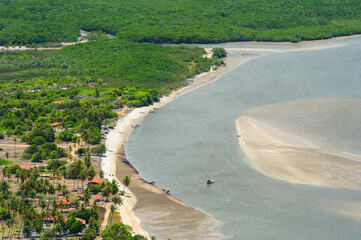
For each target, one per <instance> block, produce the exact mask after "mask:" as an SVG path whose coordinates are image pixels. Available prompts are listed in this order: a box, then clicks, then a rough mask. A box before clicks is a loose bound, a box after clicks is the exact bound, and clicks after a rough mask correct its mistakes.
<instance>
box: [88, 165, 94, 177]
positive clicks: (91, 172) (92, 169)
mask: <svg viewBox="0 0 361 240" xmlns="http://www.w3.org/2000/svg"><path fill="white" fill-rule="evenodd" d="M95 175H96V172H95V169H94V168H93V167H90V168H89V170H88V176H89V178H90V179H93V178H94V177H95Z"/></svg>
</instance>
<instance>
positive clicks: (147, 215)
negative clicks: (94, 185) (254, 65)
mask: <svg viewBox="0 0 361 240" xmlns="http://www.w3.org/2000/svg"><path fill="white" fill-rule="evenodd" d="M242 60H243V58H242V57H240V56H235V55H229V56H228V57H226V58H225V59H224V61H225V63H226V65H225V66H222V67H220V68H219V69H218V70H216V71H211V72H207V73H203V74H200V75H197V76H196V77H194V78H193V79H190V80H188V81H189V85H188V86H186V87H184V88H181V89H180V90H178V91H174V92H172V93H171V94H169V95H168V96H165V97H163V98H162V99H161V100H160V102H158V103H155V104H154V105H153V106H149V107H143V108H137V109H134V110H133V111H131V112H130V113H128V114H127V115H125V116H124V117H122V118H121V119H119V120H118V122H117V125H116V127H115V128H114V129H113V130H112V131H110V133H109V134H108V136H107V140H106V146H107V153H106V156H105V157H104V158H103V160H102V169H103V171H104V173H105V178H107V179H108V180H110V181H111V180H113V179H115V180H117V181H118V182H119V184H120V185H121V188H123V186H122V184H121V183H120V181H119V179H120V180H121V179H123V178H124V177H125V176H130V178H131V180H132V183H131V184H130V186H129V189H127V188H126V196H125V197H124V204H123V206H122V207H120V212H121V216H122V219H123V222H124V223H125V224H127V225H130V226H132V228H133V230H134V232H135V233H137V234H142V235H145V236H147V237H149V236H155V237H156V238H157V239H168V238H171V239H221V238H223V236H222V235H221V234H220V233H219V232H218V231H217V230H216V227H217V226H218V225H219V222H217V221H216V220H214V219H213V218H212V217H211V216H209V215H208V214H206V213H204V212H202V211H199V210H196V209H194V208H191V207H189V206H187V205H185V204H184V203H183V202H181V201H180V200H179V199H177V198H176V197H173V196H171V195H168V194H167V193H165V192H164V191H163V190H161V189H158V188H157V187H156V186H154V185H152V184H149V183H147V182H145V181H144V180H143V179H142V178H141V177H140V176H139V175H138V172H137V171H136V170H135V169H134V168H133V167H132V166H131V165H129V164H126V163H124V162H123V161H122V159H123V158H124V157H125V145H126V141H127V139H128V137H129V135H130V133H131V132H132V130H133V129H134V126H136V125H137V124H138V123H139V122H140V121H141V120H142V119H143V118H144V117H145V116H146V115H147V114H148V113H149V111H153V110H154V109H156V108H159V107H161V106H163V105H165V104H167V103H169V102H170V101H172V100H173V99H174V98H176V97H177V96H179V95H181V94H184V93H186V92H188V91H191V90H193V89H195V88H197V87H199V86H202V85H204V84H207V83H209V82H211V81H213V80H215V79H216V78H217V77H219V76H220V74H222V73H224V72H226V71H228V70H230V69H232V68H234V67H235V66H237V65H239V63H241V61H242ZM155 114H156V112H155Z"/></svg>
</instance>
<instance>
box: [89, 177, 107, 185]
mask: <svg viewBox="0 0 361 240" xmlns="http://www.w3.org/2000/svg"><path fill="white" fill-rule="evenodd" d="M102 182H104V180H101V179H99V178H93V179H92V180H88V181H87V184H88V186H89V185H92V184H97V185H100V184H102Z"/></svg>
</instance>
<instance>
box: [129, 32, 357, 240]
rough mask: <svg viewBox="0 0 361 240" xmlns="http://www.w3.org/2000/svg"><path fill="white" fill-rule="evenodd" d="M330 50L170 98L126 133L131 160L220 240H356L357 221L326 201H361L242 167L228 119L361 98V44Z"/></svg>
mask: <svg viewBox="0 0 361 240" xmlns="http://www.w3.org/2000/svg"><path fill="white" fill-rule="evenodd" d="M337 43H343V44H347V46H345V47H338V48H329V49H323V50H317V51H303V52H284V53H273V54H264V55H260V56H258V57H255V58H252V59H250V60H248V61H246V62H244V63H243V64H241V65H240V66H239V67H237V68H236V69H234V70H232V71H230V72H228V73H225V74H223V75H222V76H221V77H220V78H219V79H217V80H216V81H214V82H212V83H210V84H208V85H205V86H203V87H201V88H198V89H196V90H194V91H191V92H189V93H187V94H185V95H183V96H181V97H179V98H177V99H175V100H174V101H173V102H171V103H169V104H168V105H166V106H164V107H162V108H160V109H159V110H158V111H157V112H156V113H155V114H149V115H148V116H147V117H146V118H145V119H144V120H143V121H142V122H141V124H140V127H139V128H137V129H136V130H135V131H134V132H133V133H132V135H131V136H130V138H129V141H128V145H127V155H128V159H129V160H130V161H131V162H132V164H133V165H134V166H135V167H136V169H137V170H138V171H139V172H140V175H141V176H142V177H143V178H145V179H146V180H148V181H155V182H156V185H157V186H158V187H160V188H169V189H170V191H171V193H172V194H173V195H175V196H177V197H178V198H180V199H181V200H183V201H184V202H185V203H187V204H189V205H190V206H193V207H195V208H198V209H201V210H203V211H205V212H207V213H209V214H211V215H212V216H214V217H215V218H216V219H217V220H219V221H221V222H222V225H221V226H220V229H219V230H220V231H221V232H222V233H223V234H224V235H225V236H226V238H227V239H327V240H329V239H360V236H361V223H360V222H357V221H354V220H352V219H349V218H346V217H343V216H338V215H335V214H332V213H330V212H329V211H327V205H328V203H331V201H332V202H333V201H335V200H337V201H340V203H339V204H340V206H341V205H343V203H342V201H344V200H355V201H356V200H358V201H359V200H361V191H360V190H348V189H334V188H323V187H312V186H305V185H296V184H291V183H288V182H285V181H281V180H276V179H272V178H269V177H266V176H264V175H262V174H261V173H259V172H257V171H256V170H254V169H253V168H251V167H249V166H248V165H247V164H246V163H245V162H244V160H243V156H242V154H241V151H240V148H239V145H238V139H237V137H236V134H237V133H236V128H235V119H236V118H237V117H238V116H239V115H240V113H241V112H242V111H245V110H247V109H250V108H254V107H257V106H262V105H266V104H272V103H277V102H283V101H289V100H296V99H309V98H352V99H361V91H360V90H361V39H360V38H353V39H347V40H343V41H339V42H337ZM330 44H331V45H332V43H326V44H325V45H330ZM242 47H243V46H242ZM250 47H252V46H250ZM262 48H264V46H262ZM233 53H234V54H242V53H240V52H237V51H234V52H233ZM360 123H361V119H360ZM360 128H361V124H359V125H358V126H355V131H360V130H361V129H360ZM358 140H359V139H350V141H358ZM208 178H212V179H215V181H216V182H215V184H213V185H211V186H207V185H206V184H205V180H206V179H208ZM332 206H333V207H335V205H334V204H332ZM336 207H337V204H336Z"/></svg>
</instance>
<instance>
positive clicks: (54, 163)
mask: <svg viewBox="0 0 361 240" xmlns="http://www.w3.org/2000/svg"><path fill="white" fill-rule="evenodd" d="M65 164H66V161H61V160H57V159H53V160H50V161H49V163H48V165H47V166H46V167H47V169H49V170H50V169H54V170H55V169H58V168H59V167H61V166H65Z"/></svg>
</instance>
